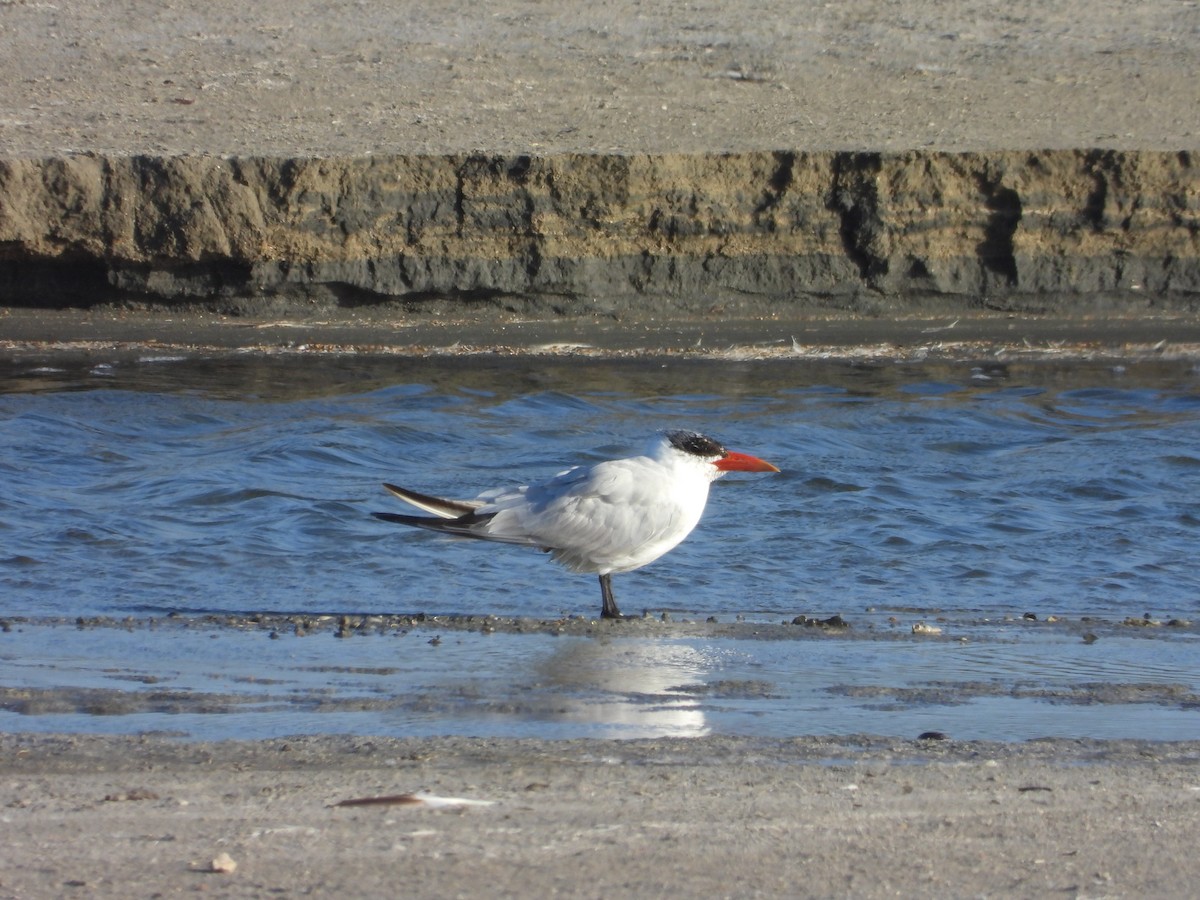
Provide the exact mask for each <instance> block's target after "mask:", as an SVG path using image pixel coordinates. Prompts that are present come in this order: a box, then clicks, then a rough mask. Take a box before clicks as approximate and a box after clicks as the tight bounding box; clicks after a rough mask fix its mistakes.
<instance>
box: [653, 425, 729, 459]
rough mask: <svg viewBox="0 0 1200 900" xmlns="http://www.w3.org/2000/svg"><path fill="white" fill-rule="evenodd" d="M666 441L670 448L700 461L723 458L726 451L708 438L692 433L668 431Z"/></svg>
mask: <svg viewBox="0 0 1200 900" xmlns="http://www.w3.org/2000/svg"><path fill="white" fill-rule="evenodd" d="M667 440H668V441H670V442H671V446H672V447H675V448H676V449H677V450H682V451H683V452H684V453H690V454H691V455H692V456H698V457H700V458H701V459H713V458H714V457H721V456H725V454H726V450H725V448H724V447H722V446H721V445H720V444H718V443H717V442H716V441H714V440H713V439H712V438H710V437H705V436H704V435H702V434H697V433H696V432H694V431H668V432H667Z"/></svg>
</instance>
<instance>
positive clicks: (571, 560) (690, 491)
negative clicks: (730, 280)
mask: <svg viewBox="0 0 1200 900" xmlns="http://www.w3.org/2000/svg"><path fill="white" fill-rule="evenodd" d="M778 471H779V469H777V468H776V467H775V466H773V465H771V464H770V463H769V462H766V461H764V460H761V459H759V458H758V457H756V456H750V455H749V454H746V453H734V452H732V451H730V450H726V449H725V448H724V447H722V446H721V445H720V444H718V443H717V442H716V441H714V440H713V439H712V438H708V437H705V436H704V435H702V434H696V433H695V432H693V431H671V432H667V433H666V434H665V435H663V436H662V437H661V438H660V439H659V440H658V441H656V442H655V444H654V446H653V447H652V448H651V449H650V450H649V451H648V452H647V453H646V454H645V455H643V456H634V457H631V458H629V459H614V460H609V461H607V462H602V463H597V464H596V465H594V466H576V467H574V468H571V469H567V470H566V471H565V472H560V473H559V474H558V475H556V476H554V477H553V478H551V479H550V480H549V481H546V482H543V483H542V484H535V485H530V486H522V487H518V488H514V489H511V490H498V491H489V492H487V493H484V494H481V495H480V496H479V497H478V499H475V500H444V499H442V498H440V497H430V496H428V495H426V494H418V493H417V492H416V491H409V490H405V489H404V488H400V487H396V486H395V485H392V484H385V485H384V487H385V488H387V489H388V490H389V491H390V492H391V493H392V494H394V495H395V496H397V497H399V498H400V499H401V500H404V501H405V502H407V503H410V504H412V505H413V506H415V507H417V508H418V509H422V510H425V511H426V512H428V513H432V514H433V515H434V516H437V517H438V518H430V517H428V516H401V515H396V514H395V513H374V515H375V517H376V518H378V519H383V520H384V521H387V522H398V523H400V524H401V525H412V526H415V527H417V528H426V529H428V530H430V531H437V532H441V533H443V534H452V535H458V536H462V537H472V538H480V539H482V540H485V541H497V542H500V543H504V544H519V545H523V546H526V547H537V548H539V549H541V550H544V551H546V552H547V553H549V554H551V555H552V556H553V557H554V559H555V560H556V561H557V562H559V563H562V565H564V566H566V567H567V568H568V569H569V570H570V571H572V572H589V573H594V574H597V575H599V576H600V593H601V596H602V598H603V602H604V605H603V608H602V609H601V612H600V615H601V616H602V617H604V618H609V619H617V618H621V611H620V610H619V609H618V608H617V603H616V600H614V599H613V592H612V575H613V573H615V572H630V571H632V570H634V569H640V568H641V567H642V566H644V565H646V564H647V563H651V562H654V560H656V559H658V558H659V557H660V556H662V555H663V554H664V553H666V552H667V551H668V550H671V549H672V548H674V547H675V546H676V545H677V544H678V543H679V542H680V541H682V540H683V539H684V538H685V537H687V536H688V535H689V534H690V533H691V531H692V529H693V528H695V527H696V523H697V522H699V521H700V515H701V513H703V512H704V504H705V503H706V502H707V500H708V486H709V485H710V484H711V483H712V482H714V481H716V480H717V479H718V478H720V477H721V476H722V475H724V474H725V473H726V472H778Z"/></svg>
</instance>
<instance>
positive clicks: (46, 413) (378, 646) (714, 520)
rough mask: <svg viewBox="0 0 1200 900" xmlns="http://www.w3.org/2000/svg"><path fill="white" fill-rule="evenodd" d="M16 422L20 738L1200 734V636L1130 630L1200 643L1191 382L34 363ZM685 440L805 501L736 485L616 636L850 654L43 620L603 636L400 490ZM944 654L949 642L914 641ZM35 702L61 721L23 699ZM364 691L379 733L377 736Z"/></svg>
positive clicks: (12, 420) (625, 600) (10, 504)
mask: <svg viewBox="0 0 1200 900" xmlns="http://www.w3.org/2000/svg"><path fill="white" fill-rule="evenodd" d="M0 390H3V391H4V393H2V394H0V484H3V485H4V486H5V489H4V491H3V492H2V495H0V536H2V538H3V550H0V617H3V618H8V619H12V620H14V621H16V620H18V619H20V618H21V617H25V618H27V619H29V618H31V619H32V620H33V621H24V620H21V621H19V622H18V625H17V626H16V627H14V628H13V629H12V630H11V631H9V632H7V633H4V634H0V688H5V689H7V690H8V695H7V696H8V700H6V701H5V702H4V703H2V704H0V707H2V708H4V709H7V710H8V712H4V713H0V726H2V727H6V728H10V729H36V730H47V729H49V730H64V729H66V730H105V731H108V730H114V731H137V730H143V729H147V728H156V729H167V730H175V731H182V732H185V733H187V734H189V735H192V736H196V737H210V736H236V735H244V736H248V737H249V736H263V735H267V734H284V733H293V732H300V731H315V730H325V731H339V730H347V731H356V732H372V733H387V734H437V733H468V734H496V735H536V736H580V735H613V736H620V737H631V736H640V735H650V734H693V733H711V732H718V733H719V732H736V733H748V734H771V735H778V734H826V733H843V734H844V733H855V732H875V733H886V734H902V735H914V734H916V733H919V732H921V731H926V730H931V729H933V730H940V731H944V732H947V733H949V734H951V735H952V736H953V737H962V738H967V737H987V738H1001V739H1024V738H1029V737H1037V736H1041V735H1051V734H1057V735H1068V736H1092V737H1157V738H1200V703H1198V702H1197V694H1198V692H1200V653H1198V651H1200V646H1197V640H1198V639H1200V638H1198V635H1200V632H1198V631H1197V628H1196V627H1195V626H1194V625H1181V624H1178V623H1177V624H1176V625H1174V626H1166V625H1163V626H1162V627H1157V626H1149V627H1143V628H1135V627H1134V626H1125V625H1122V624H1121V623H1122V622H1123V621H1124V620H1125V619H1126V618H1127V617H1132V618H1134V619H1141V618H1142V617H1143V615H1146V616H1148V617H1149V618H1150V619H1151V620H1152V621H1156V622H1164V623H1165V622H1167V621H1168V620H1172V619H1175V620H1186V621H1189V622H1190V621H1193V620H1195V619H1197V618H1200V575H1198V574H1197V568H1196V566H1195V564H1194V555H1195V554H1194V551H1195V547H1196V544H1197V538H1198V537H1200V373H1198V372H1197V370H1196V369H1195V368H1193V367H1192V364H1191V363H1186V362H1179V363H1174V362H1165V361H1163V362H1142V363H1129V364H1127V365H1126V366H1124V367H1113V366H1108V365H1092V364H1089V363H1083V362H1077V363H1073V364H1050V363H1046V364H1041V365H1038V364H1027V363H1025V364H1014V365H1011V366H1007V367H1001V366H996V365H989V366H987V367H973V366H970V365H950V364H944V365H934V364H916V363H906V364H902V365H891V364H872V365H848V364H841V363H814V362H811V361H787V360H773V361H760V362H740V363H739V362H716V361H700V360H685V359H658V360H625V361H612V360H609V361H597V360H583V359H537V358H532V359H507V360H506V359H498V358H494V357H483V358H466V359H464V358H459V359H450V360H415V359H400V358H382V357H381V358H360V357H334V356H329V357H308V358H302V359H290V360H289V359H280V358H264V357H261V356H260V357H254V358H251V357H240V356H225V357H214V358H210V359H196V358H175V357H171V358H167V357H143V358H142V359H140V360H128V359H120V360H119V359H116V358H114V359H111V360H106V359H102V358H99V359H97V358H92V359H89V360H86V361H78V360H77V361H73V362H72V361H64V360H63V359H55V358H53V357H51V358H47V359H37V358H34V357H28V358H22V359H17V360H10V361H9V362H7V363H5V364H4V365H3V367H0ZM666 427H691V428H697V429H699V430H703V431H706V432H708V433H711V434H713V435H714V436H716V437H717V438H719V439H721V440H722V441H724V442H725V443H726V444H727V445H728V446H730V447H732V448H735V449H739V450H745V451H748V452H752V453H755V454H757V455H760V456H763V457H764V458H766V459H769V460H771V461H772V462H775V463H776V464H778V465H779V466H780V468H781V469H783V472H782V473H781V474H780V475H773V476H730V477H728V478H726V479H724V480H723V481H721V482H718V483H717V484H716V485H714V488H713V491H712V495H711V499H710V503H709V507H708V511H707V513H706V515H705V518H704V521H703V522H702V523H701V525H700V527H699V528H698V529H697V531H696V532H695V533H694V534H693V535H692V536H691V538H689V539H688V541H686V542H685V543H684V544H683V545H682V546H681V547H679V548H678V549H676V550H675V551H673V552H672V553H671V554H669V555H668V556H666V557H664V558H663V559H662V560H659V561H658V562H656V563H654V564H652V565H651V566H649V567H647V568H645V569H642V570H640V571H638V572H635V573H630V574H628V575H622V576H617V577H616V578H615V579H614V586H615V589H616V592H617V597H618V600H619V601H620V602H621V605H622V608H623V609H625V610H626V611H627V612H631V611H640V610H642V609H648V610H651V611H653V612H654V613H655V614H656V615H657V614H658V613H659V612H661V611H668V612H669V614H670V615H671V616H672V617H673V618H674V619H675V620H680V619H691V620H695V621H698V622H703V621H704V620H705V619H707V618H708V617H710V616H711V617H716V618H717V619H718V620H721V621H731V620H734V619H735V618H736V617H738V616H741V617H743V618H744V619H746V620H748V621H750V622H756V621H761V622H764V623H778V622H780V621H790V620H791V619H792V618H793V617H794V616H797V615H807V616H817V617H826V616H829V615H832V614H834V613H838V614H841V615H842V616H844V617H845V618H846V619H847V620H848V621H849V622H850V623H851V626H852V627H851V629H850V632H849V634H848V635H838V636H831V637H828V638H812V635H811V633H810V631H811V630H808V629H798V631H802V632H804V633H805V635H804V638H803V639H795V640H766V641H764V640H745V639H740V638H728V637H719V636H711V637H705V636H704V635H702V634H701V635H695V634H691V635H688V636H683V637H681V636H678V635H674V636H673V635H672V634H671V633H670V632H669V631H668V632H667V633H665V634H664V635H663V636H662V637H660V638H648V637H645V636H637V637H628V636H627V637H621V636H619V635H618V636H616V637H606V638H596V637H573V636H564V637H550V636H548V635H544V634H535V635H503V634H493V635H482V634H478V633H472V632H462V633H455V634H453V635H443V640H442V641H441V642H440V644H436V645H431V644H429V643H428V640H429V638H430V637H432V636H433V633H432V632H429V633H426V632H425V631H422V630H420V629H418V630H416V631H412V632H411V633H408V634H406V635H404V636H395V635H393V636H375V637H370V638H366V639H361V640H359V639H356V640H351V641H339V640H334V639H331V638H329V637H328V634H322V635H310V636H309V637H307V638H295V637H292V636H291V635H286V636H283V637H282V639H280V640H275V641H270V640H268V639H267V637H266V636H265V634H264V633H261V632H249V633H240V632H230V631H227V630H226V631H221V630H216V631H203V630H201V631H187V630H181V629H178V628H164V629H151V628H143V627H137V628H134V629H133V630H132V631H129V632H125V631H121V630H119V629H111V628H102V629H95V630H77V629H75V628H73V627H68V626H62V625H53V624H51V620H54V621H57V620H58V619H60V618H65V619H67V620H68V621H70V620H73V619H74V617H76V616H81V615H82V616H93V615H96V616H112V617H124V616H133V617H135V619H136V620H138V621H143V620H146V619H148V618H151V617H161V616H163V615H165V614H168V613H182V614H184V615H185V616H190V615H195V614H201V613H209V612H220V613H236V614H252V613H258V612H278V613H331V614H342V613H351V614H368V613H417V612H424V613H428V614H495V615H500V616H512V615H519V616H528V617H533V618H536V619H553V618H555V617H558V616H562V615H588V616H590V615H593V614H594V613H595V612H596V611H597V609H598V604H599V590H598V588H597V586H596V583H595V579H594V578H592V577H591V576H575V575H570V574H567V573H565V572H563V571H561V570H559V569H557V568H556V567H555V566H553V565H552V564H551V563H550V562H549V561H548V560H547V559H546V558H544V557H543V556H541V555H540V554H537V553H534V552H528V551H522V550H517V549H510V548H504V547H495V546H490V545H484V544H481V543H478V542H471V541H463V542H457V541H452V540H446V539H442V538H438V537H436V536H433V535H427V534H424V533H419V532H407V531H404V530H402V529H398V528H396V527H395V526H389V525H387V524H386V523H382V522H378V521H376V520H374V519H372V518H371V517H370V515H369V513H370V512H371V511H373V510H389V509H399V506H400V505H399V504H398V502H396V501H393V500H391V499H390V498H389V497H388V496H387V495H385V494H384V493H383V492H382V490H381V489H380V488H379V483H380V482H381V481H384V480H389V481H395V482H398V483H400V484H404V485H406V486H411V487H413V488H416V489H417V490H422V491H426V492H430V493H443V494H446V495H450V496H473V495H474V494H475V493H476V492H477V491H479V490H481V489H484V488H486V487H490V486H493V485H501V484H507V483H518V482H522V481H527V480H529V479H536V478H540V477H543V476H548V475H550V474H553V473H554V472H556V471H558V470H559V469H561V468H562V467H563V466H565V465H567V464H574V463H580V462H588V461H591V460H597V459H602V458H605V457H611V456H617V455H623V454H627V453H629V452H633V451H637V450H640V449H641V448H642V446H643V445H644V444H645V443H646V441H647V440H648V438H649V437H650V436H651V435H652V433H653V432H655V431H656V430H659V429H662V428H666ZM1026 612H1030V613H1034V614H1036V615H1037V616H1038V617H1039V621H1038V623H1037V626H1038V627H1032V628H1027V627H1024V626H1023V625H1022V624H1021V623H1022V621H1023V620H1021V618H1020V617H1021V615H1022V614H1023V613H1026ZM1050 615H1054V616H1056V617H1059V619H1060V623H1061V624H1059V625H1056V626H1048V625H1047V623H1046V621H1045V620H1046V618H1047V617H1048V616H1050ZM1085 619H1086V621H1084V620H1085ZM917 622H927V623H935V624H936V625H937V626H938V627H940V628H941V629H942V634H941V635H940V636H937V637H935V638H932V639H930V638H925V637H923V636H916V635H912V634H911V633H910V632H911V626H912V625H913V624H915V623H917ZM1026 624H1032V623H1026ZM1088 632H1091V633H1094V634H1096V635H1097V636H1098V640H1096V641H1095V642H1094V643H1085V642H1084V640H1083V639H1082V636H1083V634H1085V633H1088ZM885 638H886V639H885ZM960 639H961V640H960ZM368 670H369V671H368ZM380 672H385V673H386V674H379V673H380ZM273 681H274V682H278V684H276V685H274V686H271V685H272V682H273ZM231 684H232V685H236V686H237V687H236V690H233V689H231V687H230V685H231ZM164 685H165V686H169V687H170V689H171V690H174V691H178V692H179V694H180V695H181V696H180V698H176V699H177V700H178V702H173V703H168V704H166V705H165V706H163V707H162V708H158V709H155V708H146V706H147V705H146V704H142V703H140V702H139V703H134V704H132V705H130V704H125V705H122V703H120V702H118V701H119V698H118V699H113V698H112V697H109V698H108V699H107V700H104V699H102V700H96V699H95V698H94V697H93V698H92V700H90V701H87V700H86V696H85V694H83V693H80V692H86V691H87V690H91V689H93V688H95V687H98V686H99V687H104V688H106V689H108V688H114V687H116V688H120V689H122V690H123V691H126V692H130V693H132V694H138V693H139V692H141V693H143V694H145V693H147V692H151V691H154V690H159V691H161V690H164V689H165V688H164ZM1097 685H1106V686H1109V687H1111V686H1114V685H1115V686H1132V687H1130V688H1129V689H1128V690H1124V691H1118V692H1116V693H1115V694H1114V693H1113V692H1112V691H1107V692H1105V691H1099V690H1097V689H1096V686H1097ZM1089 686H1090V687H1089ZM39 690H62V691H65V692H66V693H65V694H64V695H63V696H64V697H66V699H65V700H63V701H62V702H61V703H58V704H57V705H55V703H49V701H45V699H44V697H43V700H40V701H37V702H31V703H30V702H23V701H22V700H21V695H20V692H21V691H39ZM231 693H232V694H237V695H238V699H237V701H236V702H235V701H233V700H229V699H228V697H227V696H226V695H228V694H231ZM360 695H362V696H367V697H370V698H371V699H372V701H373V702H371V703H367V704H362V703H360V704H359V706H360V707H361V708H359V709H354V708H353V701H354V700H355V698H358V697H359V696H360ZM39 696H41V695H39ZM81 696H84V697H85V701H86V702H85V701H81V700H80V699H79V698H80V697H81ZM106 696H107V695H106ZM189 696H190V697H192V698H193V699H194V700H197V702H194V703H190V704H189V703H188V702H184V700H185V699H186V697H189ZM204 698H207V700H206V701H205V702H199V701H201V700H204ZM314 698H319V699H320V700H321V702H317V699H314ZM142 699H145V698H144V697H143V698H142ZM93 701H94V702H93ZM377 701H378V702H377ZM89 702H92V703H93V705H92V706H90V707H89V705H88V703H89ZM47 703H49V705H47ZM206 703H207V705H206ZM97 704H98V705H97ZM223 704H224V705H223ZM347 704H349V706H347ZM151 706H152V704H151ZM210 708H211V709H213V710H217V711H219V712H220V715H217V714H216V713H215V712H209V711H206V710H209V709H210Z"/></svg>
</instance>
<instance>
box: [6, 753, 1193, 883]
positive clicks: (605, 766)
mask: <svg viewBox="0 0 1200 900" xmlns="http://www.w3.org/2000/svg"><path fill="white" fill-rule="evenodd" d="M0 755H2V758H3V760H4V762H3V765H2V767H0V771H2V772H3V780H2V782H0V784H2V787H0V808H2V810H3V812H2V813H0V816H2V821H3V822H4V825H5V828H4V830H5V835H6V837H5V841H6V850H7V854H6V865H5V869H4V872H3V874H2V875H0V894H3V895H4V896H6V897H31V898H32V897H52V896H73V895H76V894H77V895H79V896H83V895H87V896H89V897H128V896H179V895H192V894H196V893H203V895H204V896H219V897H226V896H229V897H233V896H237V897H247V896H296V895H302V894H306V895H314V896H396V895H398V894H402V895H403V896H412V897H454V896H462V897H467V896H496V897H509V896H511V897H517V896H522V897H526V896H578V897H613V896H659V895H665V894H668V893H669V894H671V895H684V896H729V897H754V896H809V897H835V896H838V897H844V896H854V897H894V896H1025V897H1028V896H1069V897H1135V896H1136V897H1185V896H1189V895H1190V893H1191V888H1192V886H1194V885H1195V883H1196V880H1197V879H1200V859H1198V858H1197V856H1196V854H1195V852H1194V843H1195V835H1196V833H1197V829H1198V828H1200V744H1183V745H1180V744H1147V743H1141V742H1135V741H1131V742H1110V743H1092V742H1086V741H1070V742H1065V741H1054V742H1035V743H1029V744H1024V745H1012V744H956V743H950V742H940V741H929V740H927V741H900V740H890V739H886V738H861V739H854V738H850V739H838V740H823V739H819V738H798V739H796V740H776V741H763V740H751V739H738V738H701V739H688V740H654V741H631V742H605V741H571V742H545V741H506V742H495V741H480V740H472V739H431V740H420V741H411V740H409V741H406V740H389V739H363V738H340V737H297V738H294V739H285V740H275V741H264V742H258V743H240V742H227V743H221V744H182V743H176V742H172V741H171V740H168V739H164V738H160V737H154V736H149V737H143V738H103V737H80V736H71V737H59V736H45V737H35V736H20V735H8V736H4V737H2V738H0ZM420 790H428V791H429V792H431V793H432V794H434V795H437V796H443V797H461V798H467V799H472V800H484V801H491V802H492V804H493V805H488V806H469V807H466V808H463V809H458V810H452V809H445V810H437V809H430V808H426V807H423V806H419V805H391V804H382V805H365V806H336V805H335V804H338V803H340V802H342V801H346V800H352V799H362V798H374V797H385V796H395V795H401V794H406V793H410V792H413V791H420ZM222 854H225V855H227V857H228V860H232V862H233V863H234V864H236V870H235V871H233V872H214V871H213V868H214V866H213V862H214V860H217V859H223V857H222ZM226 865H227V861H226ZM218 867H220V866H218Z"/></svg>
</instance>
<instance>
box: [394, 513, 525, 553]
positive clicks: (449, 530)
mask: <svg viewBox="0 0 1200 900" xmlns="http://www.w3.org/2000/svg"><path fill="white" fill-rule="evenodd" d="M371 515H373V516H374V517H375V518H377V519H382V520H383V521H384V522H395V523H396V524H397V525H411V526H412V527H413V528H424V529H425V530H426V531H436V532H438V533H439V534H452V535H454V536H456V537H470V538H478V539H479V540H481V541H495V542H497V543H500V544H520V545H521V546H524V547H541V544H538V543H537V542H535V541H531V540H530V539H529V538H526V537H507V536H505V535H495V534H488V533H487V532H486V531H483V530H482V526H484V525H486V524H487V523H488V522H489V521H490V520H491V518H492V516H494V515H495V513H488V514H487V515H483V516H477V515H475V514H474V513H467V514H466V515H464V516H459V517H458V518H457V519H450V520H446V519H431V518H429V517H428V516H401V515H398V514H396V513H385V512H377V513H371Z"/></svg>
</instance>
